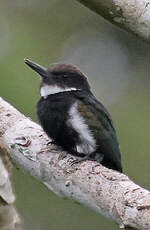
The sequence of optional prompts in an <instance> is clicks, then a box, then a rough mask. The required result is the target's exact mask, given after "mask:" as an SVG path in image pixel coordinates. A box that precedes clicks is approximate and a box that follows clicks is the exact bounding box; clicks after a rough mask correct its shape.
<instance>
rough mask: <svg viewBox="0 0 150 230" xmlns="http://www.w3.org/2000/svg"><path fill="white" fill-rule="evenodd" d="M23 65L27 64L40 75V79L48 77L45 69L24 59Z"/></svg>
mask: <svg viewBox="0 0 150 230" xmlns="http://www.w3.org/2000/svg"><path fill="white" fill-rule="evenodd" d="M24 61H25V64H27V65H28V66H29V67H30V68H31V69H33V70H35V71H36V72H37V73H38V74H40V76H41V77H48V71H47V69H46V68H45V67H43V66H41V65H39V64H37V63H35V62H32V61H31V60H29V59H25V60H24Z"/></svg>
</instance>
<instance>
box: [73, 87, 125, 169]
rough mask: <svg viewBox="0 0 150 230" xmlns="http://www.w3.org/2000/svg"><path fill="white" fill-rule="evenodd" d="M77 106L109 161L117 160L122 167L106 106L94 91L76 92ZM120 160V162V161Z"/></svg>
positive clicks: (113, 129)
mask: <svg viewBox="0 0 150 230" xmlns="http://www.w3.org/2000/svg"><path fill="white" fill-rule="evenodd" d="M74 97H75V99H76V101H77V108H78V111H79V113H80V115H81V116H82V117H83V118H84V120H85V123H86V124H87V125H88V127H89V128H90V130H91V131H92V133H93V135H94V137H95V139H96V142H97V144H98V146H99V149H100V151H102V153H103V154H104V156H105V160H106V161H107V160H108V161H109V160H110V161H116V164H119V166H118V167H121V163H120V161H121V155H120V149H119V143H118V139H117V135H116V131H115V128H114V126H113V122H112V119H111V117H110V115H109V113H108V112H107V110H106V109H105V107H104V106H103V105H102V104H101V103H100V102H99V101H98V100H97V99H96V98H95V96H94V95H93V94H92V93H89V94H87V93H84V92H83V91H82V92H80V91H78V92H74ZM118 162H119V163H118Z"/></svg>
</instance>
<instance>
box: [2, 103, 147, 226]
mask: <svg viewBox="0 0 150 230" xmlns="http://www.w3.org/2000/svg"><path fill="white" fill-rule="evenodd" d="M62 132H63V130H62ZM0 133H1V145H3V148H5V149H6V150H7V151H8V153H9V155H10V156H11V158H12V160H13V162H15V164H16V165H17V167H18V168H20V169H21V170H23V171H26V172H28V173H29V174H30V175H31V176H34V177H35V178H36V179H38V180H39V181H41V182H42V183H43V184H45V185H46V186H47V187H48V188H49V189H50V190H52V191H53V192H54V193H56V194H58V195H60V196H64V197H68V198H71V199H74V200H76V201H78V202H79V203H82V204H84V205H86V206H88V207H89V208H91V209H93V210H95V211H96V212H98V213H101V214H103V215H105V216H107V217H109V218H111V219H113V220H114V221H115V222H117V223H118V224H119V225H120V226H122V227H123V226H130V227H134V228H137V229H150V192H149V191H147V190H145V189H143V188H141V187H140V186H138V185H136V184H135V183H134V182H132V181H131V180H130V179H129V178H128V177H127V176H125V175H124V174H120V173H118V172H116V171H113V170H110V169H107V168H105V167H103V166H102V165H100V164H98V163H97V162H91V161H86V162H82V163H80V164H77V165H74V166H71V164H70V163H71V162H72V160H73V159H74V158H73V157H72V156H71V155H70V154H67V156H65V155H64V154H65V153H64V152H63V151H62V150H60V149H58V147H57V146H54V145H53V144H50V143H49V141H50V139H49V138H48V137H47V136H46V134H45V133H44V132H43V130H42V128H41V127H40V126H39V125H38V124H36V123H34V122H32V121H31V120H30V119H29V118H26V117H25V116H24V115H22V114H21V113H20V112H18V111H17V110H16V109H15V108H13V107H12V106H11V105H10V104H8V103H7V102H5V101H4V100H3V99H0Z"/></svg>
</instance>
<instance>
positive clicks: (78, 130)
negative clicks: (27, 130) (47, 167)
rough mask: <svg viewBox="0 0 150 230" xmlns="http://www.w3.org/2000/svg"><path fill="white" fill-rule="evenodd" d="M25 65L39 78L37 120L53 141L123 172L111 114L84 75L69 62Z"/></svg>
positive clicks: (79, 158) (79, 156)
mask: <svg viewBox="0 0 150 230" xmlns="http://www.w3.org/2000/svg"><path fill="white" fill-rule="evenodd" d="M25 64H27V65H28V66H29V67H30V68H32V69H33V70H34V71H36V72H37V73H38V74H39V75H40V77H41V83H40V94H41V97H40V99H39V101H38V103H37V107H36V108H37V116H38V119H39V122H40V124H41V126H42V128H43V130H44V131H45V132H46V134H47V135H48V137H49V138H51V140H52V141H53V143H54V144H56V145H58V146H60V147H61V148H62V149H63V150H65V151H67V152H68V153H70V154H72V155H73V156H75V158H76V160H74V162H73V163H79V162H82V161H86V160H91V161H97V162H98V163H101V164H102V165H103V166H105V167H107V168H109V169H113V170H116V171H119V172H122V164H121V152H120V147H119V142H118V137H117V134H116V130H115V128H114V125H113V121H112V119H111V116H110V114H109V113H108V111H107V109H106V108H105V107H104V105H103V104H102V103H101V102H100V101H98V100H97V99H96V97H95V96H94V94H93V93H92V91H91V87H90V84H89V82H88V80H87V77H86V76H85V74H83V73H82V72H81V71H80V70H79V69H78V68H77V67H76V66H73V65H70V64H52V65H50V66H49V67H48V68H46V67H43V66H41V65H39V64H37V63H35V62H33V61H31V60H29V59H25Z"/></svg>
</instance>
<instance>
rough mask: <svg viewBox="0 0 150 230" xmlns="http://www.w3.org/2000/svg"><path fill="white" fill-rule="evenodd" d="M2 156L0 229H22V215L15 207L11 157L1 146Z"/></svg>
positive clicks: (0, 168)
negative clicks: (9, 157)
mask: <svg viewBox="0 0 150 230" xmlns="http://www.w3.org/2000/svg"><path fill="white" fill-rule="evenodd" d="M1 147H2V146H1ZM0 156H1V158H0V229H1V230H6V229H7V230H22V227H21V220H20V217H19V215H18V213H17V210H16V208H15V207H14V202H15V196H14V194H13V191H12V186H11V182H10V174H9V171H10V170H9V169H8V164H9V159H8V158H7V155H6V153H5V155H4V153H3V152H2V150H1V148H0ZM2 159H3V160H2Z"/></svg>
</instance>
